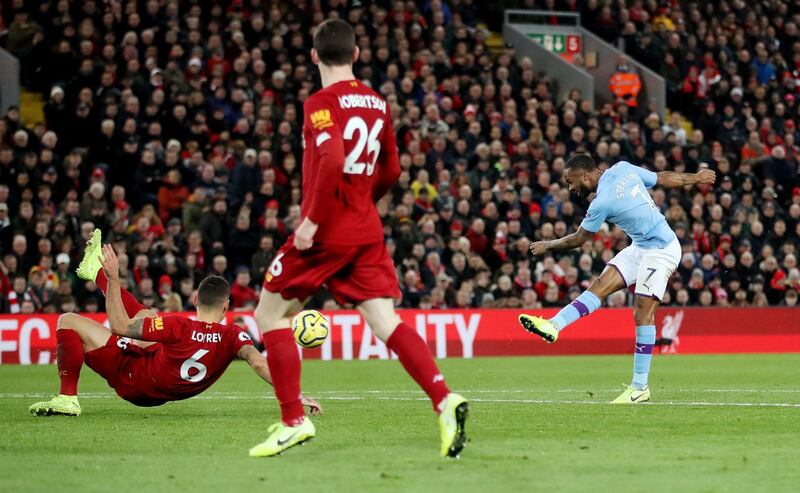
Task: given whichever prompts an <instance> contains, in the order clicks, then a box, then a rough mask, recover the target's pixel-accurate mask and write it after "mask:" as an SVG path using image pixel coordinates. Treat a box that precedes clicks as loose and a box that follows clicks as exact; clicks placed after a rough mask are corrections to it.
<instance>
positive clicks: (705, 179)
mask: <svg viewBox="0 0 800 493" xmlns="http://www.w3.org/2000/svg"><path fill="white" fill-rule="evenodd" d="M695 176H696V177H697V184H698V185H713V184H714V182H715V181H717V174H716V173H714V171H713V170H710V169H701V170H700V171H698V172H697V173H695Z"/></svg>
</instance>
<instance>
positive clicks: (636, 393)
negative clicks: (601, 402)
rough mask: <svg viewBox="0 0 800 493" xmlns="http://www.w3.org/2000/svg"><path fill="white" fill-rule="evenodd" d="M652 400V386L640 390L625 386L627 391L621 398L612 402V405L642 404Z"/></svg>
mask: <svg viewBox="0 0 800 493" xmlns="http://www.w3.org/2000/svg"><path fill="white" fill-rule="evenodd" d="M649 400H650V386H649V385H648V386H646V387H645V388H644V389H642V390H639V389H637V388H635V387H631V386H630V385H626V386H625V391H624V392H622V394H620V396H619V397H617V398H616V399H614V400H613V401H611V404H641V403H642V402H647V401H649Z"/></svg>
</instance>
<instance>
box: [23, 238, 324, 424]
mask: <svg viewBox="0 0 800 493" xmlns="http://www.w3.org/2000/svg"><path fill="white" fill-rule="evenodd" d="M77 273H78V276H79V277H80V278H81V279H86V280H92V281H95V282H96V283H97V285H98V286H99V287H100V289H101V290H102V291H103V293H104V294H105V295H106V310H107V312H108V319H109V323H110V325H111V332H109V330H108V329H107V328H105V327H104V326H103V325H101V324H100V323H98V322H95V321H94V320H91V319H89V318H86V317H82V316H80V315H76V314H74V313H65V314H64V315H62V316H61V317H60V318H59V319H58V328H57V330H56V341H57V349H56V360H57V363H58V375H59V378H60V379H61V390H60V392H59V394H58V395H57V396H55V397H53V398H52V399H50V400H49V401H45V402H37V403H36V404H33V405H32V406H30V408H29V410H30V412H31V413H32V414H34V415H36V416H51V415H68V416H79V415H80V414H81V407H80V404H79V403H78V377H79V376H80V371H81V367H82V366H83V363H84V362H85V363H86V365H87V366H88V367H89V368H91V369H92V370H94V371H95V372H97V373H98V374H99V375H100V376H102V377H103V378H105V379H106V381H107V382H108V385H109V386H111V388H113V389H114V391H115V392H116V393H117V395H119V396H120V397H122V398H123V399H125V400H126V401H128V402H130V403H132V404H134V405H136V406H159V405H161V404H164V403H165V402H170V401H178V400H182V399H188V398H189V397H194V396H196V395H197V394H200V393H201V392H203V391H204V390H206V389H207V388H209V387H210V386H211V385H212V384H213V383H214V382H216V381H217V379H218V378H219V377H220V376H222V374H223V373H224V372H225V369H226V368H228V365H229V364H230V363H231V361H233V360H234V359H235V358H240V359H243V360H245V361H247V363H248V364H249V365H250V367H251V368H252V369H253V371H255V372H256V374H257V375H258V376H259V377H261V378H262V379H263V380H264V381H266V382H268V383H270V384H271V383H272V379H271V378H270V373H269V368H268V367H267V362H266V361H265V360H264V357H263V356H262V355H261V353H260V352H259V351H258V350H257V349H255V348H254V347H253V342H252V341H251V340H250V336H249V335H248V334H247V332H245V331H244V330H242V329H240V328H239V327H237V326H235V325H223V324H220V323H218V322H219V321H220V320H222V319H223V318H224V317H225V313H226V312H227V311H228V302H229V298H230V285H229V284H228V282H227V281H226V280H225V279H223V278H221V277H219V276H209V277H207V278H205V279H203V281H202V282H201V283H200V286H199V288H198V290H197V298H196V300H195V303H196V305H197V320H191V319H189V318H187V317H181V316H164V317H160V316H158V315H157V314H156V313H155V312H153V311H152V310H149V309H147V308H146V307H145V306H144V305H141V304H140V303H139V302H138V301H136V299H135V298H134V297H133V295H132V294H131V293H129V292H128V291H126V290H124V289H122V288H121V287H120V280H119V264H118V261H117V256H116V254H115V253H114V250H113V248H111V246H110V245H105V246H102V255H101V240H100V230H95V231H94V232H93V233H92V237H91V239H90V240H89V243H88V244H87V246H86V253H85V255H84V258H83V260H82V261H81V264H80V266H79V267H78V272H77ZM303 405H304V406H306V407H308V409H309V412H311V413H313V414H321V413H322V407H321V406H320V405H319V404H318V403H317V402H316V401H315V400H314V399H310V398H306V397H303Z"/></svg>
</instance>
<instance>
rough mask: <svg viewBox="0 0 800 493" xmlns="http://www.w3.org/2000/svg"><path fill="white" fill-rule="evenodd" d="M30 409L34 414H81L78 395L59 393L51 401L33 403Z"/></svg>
mask: <svg viewBox="0 0 800 493" xmlns="http://www.w3.org/2000/svg"><path fill="white" fill-rule="evenodd" d="M28 411H30V413H31V414H33V415H34V416H80V415H81V405H80V404H79V403H78V396H77V395H63V394H59V395H57V396H55V397H53V398H52V399H50V400H49V401H44V402H37V403H36V404H33V405H32V406H31V407H29V408H28Z"/></svg>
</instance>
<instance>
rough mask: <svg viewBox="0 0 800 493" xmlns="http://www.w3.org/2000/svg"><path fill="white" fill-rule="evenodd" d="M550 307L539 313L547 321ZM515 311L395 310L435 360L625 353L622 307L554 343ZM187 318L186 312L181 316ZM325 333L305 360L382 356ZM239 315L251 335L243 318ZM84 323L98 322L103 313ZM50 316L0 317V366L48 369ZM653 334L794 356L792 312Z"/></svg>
mask: <svg viewBox="0 0 800 493" xmlns="http://www.w3.org/2000/svg"><path fill="white" fill-rule="evenodd" d="M555 312H556V310H543V314H544V315H545V316H552V315H553V314H555ZM518 313H519V312H517V311H515V310H441V311H422V310H401V311H400V315H401V317H402V318H403V320H405V321H406V322H407V323H408V324H409V325H411V327H414V328H416V329H417V331H418V332H419V333H420V335H422V336H423V337H424V338H425V340H427V341H428V345H429V346H430V348H431V350H432V351H433V352H434V354H435V355H436V356H437V357H439V358H446V357H450V358H472V357H474V356H512V355H513V356H522V355H557V354H628V353H630V352H631V351H632V347H633V338H634V324H633V316H632V313H631V310H630V309H601V310H600V311H598V312H597V313H594V314H592V315H591V316H590V317H587V318H584V319H582V320H579V321H578V322H576V323H575V324H574V325H573V326H571V327H569V328H568V329H567V330H566V331H564V332H563V333H562V334H561V337H560V338H559V340H558V342H557V343H556V344H552V345H549V344H545V343H544V342H543V341H541V340H540V339H539V338H537V337H532V336H530V335H529V334H527V333H526V332H524V331H523V330H522V329H521V328H520V327H519V326H518V325H517V318H516V317H517V314H518ZM184 315H189V314H184ZM326 315H327V316H328V317H329V318H330V320H331V334H330V336H329V337H328V340H327V341H325V344H323V346H322V347H321V348H319V349H313V350H304V351H303V355H304V357H305V358H321V359H326V360H327V359H346V360H348V359H369V358H381V359H386V358H389V357H390V355H389V352H388V350H387V348H386V346H385V345H384V344H383V343H382V342H381V341H379V340H377V339H376V338H375V337H374V336H372V334H371V332H370V331H369V328H368V327H366V326H365V323H364V321H363V319H362V318H361V315H359V314H358V312H355V311H336V312H330V313H327V314H326ZM236 316H242V317H244V319H245V324H246V325H247V327H248V330H250V332H251V333H252V334H254V335H257V334H258V330H257V329H256V326H255V322H254V320H253V317H252V314H251V313H230V314H228V321H229V322H230V321H231V320H232V319H233V318H234V317H236ZM91 318H93V319H95V320H98V321H100V322H103V323H106V317H105V314H99V315H92V316H91ZM57 320H58V315H30V316H12V315H0V364H48V363H52V362H53V361H54V360H55V330H56V322H57ZM656 326H657V328H658V334H659V337H667V338H669V339H672V340H673V341H674V342H673V343H672V344H671V345H668V346H662V347H661V352H680V353H783V352H800V310H796V309H792V308H768V309H760V308H717V309H715V308H681V309H675V308H663V309H660V310H659V311H658V313H657V314H656Z"/></svg>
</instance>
